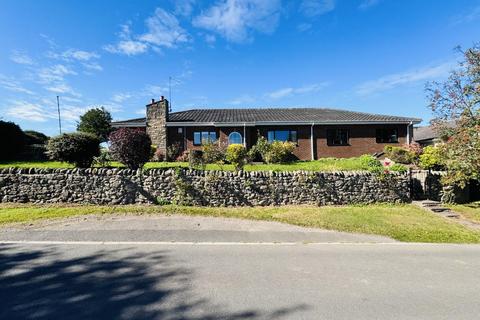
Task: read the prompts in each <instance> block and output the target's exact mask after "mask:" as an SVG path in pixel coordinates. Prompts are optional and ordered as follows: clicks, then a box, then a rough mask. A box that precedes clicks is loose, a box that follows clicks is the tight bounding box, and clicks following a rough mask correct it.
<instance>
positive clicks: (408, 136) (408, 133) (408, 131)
mask: <svg viewBox="0 0 480 320" xmlns="http://www.w3.org/2000/svg"><path fill="white" fill-rule="evenodd" d="M412 125H413V121H410V123H409V124H408V126H407V144H410V143H411V142H412V141H411V140H410V127H411V126H412Z"/></svg>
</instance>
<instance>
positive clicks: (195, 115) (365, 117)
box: [113, 108, 421, 127]
mask: <svg viewBox="0 0 480 320" xmlns="http://www.w3.org/2000/svg"><path fill="white" fill-rule="evenodd" d="M410 122H412V123H420V122H421V119H418V118H410V117H400V116H391V115H381V114H371V113H364V112H355V111H347V110H339V109H326V108H259V109H192V110H186V111H179V112H172V113H170V114H169V118H168V124H171V125H174V124H178V125H182V124H192V125H205V124H209V125H216V124H235V123H236V124H249V125H252V124H253V125H268V124H313V123H314V124H373V123H410ZM113 125H114V126H116V127H121V126H134V125H143V126H145V118H138V119H131V120H126V121H117V122H114V123H113Z"/></svg>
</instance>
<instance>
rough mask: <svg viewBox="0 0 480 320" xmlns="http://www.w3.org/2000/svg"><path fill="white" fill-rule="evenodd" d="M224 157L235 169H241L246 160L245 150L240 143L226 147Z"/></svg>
mask: <svg viewBox="0 0 480 320" xmlns="http://www.w3.org/2000/svg"><path fill="white" fill-rule="evenodd" d="M226 159H227V161H228V162H230V163H231V164H233V166H234V167H235V170H242V169H243V167H244V166H245V164H246V162H247V150H246V149H245V147H244V146H243V145H241V144H231V145H229V146H228V148H227V152H226Z"/></svg>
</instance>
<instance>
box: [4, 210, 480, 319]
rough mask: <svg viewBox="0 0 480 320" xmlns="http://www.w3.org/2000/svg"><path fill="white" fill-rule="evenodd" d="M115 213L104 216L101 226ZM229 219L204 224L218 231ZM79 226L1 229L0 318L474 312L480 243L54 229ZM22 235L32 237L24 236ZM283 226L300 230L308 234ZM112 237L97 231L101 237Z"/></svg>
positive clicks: (445, 315) (466, 315)
mask: <svg viewBox="0 0 480 320" xmlns="http://www.w3.org/2000/svg"><path fill="white" fill-rule="evenodd" d="M127 220H128V219H127ZM121 221H122V220H121V219H120V220H118V221H117V222H118V223H117V224H116V225H115V222H114V223H113V227H112V226H111V225H112V224H108V225H110V231H112V230H113V228H120V226H121V225H122V222H121ZM135 221H136V220H135V219H133V220H129V221H128V224H129V225H130V226H131V228H132V229H134V230H137V229H138V228H143V227H145V223H147V224H148V225H149V226H150V227H149V228H147V229H148V232H146V233H147V234H149V232H152V230H153V229H154V228H159V226H158V225H156V226H155V223H151V222H149V219H145V221H144V222H143V223H142V222H141V221H140V222H139V221H136V222H135ZM166 221H170V220H164V221H163V222H162V223H163V224H162V223H160V222H158V221H157V223H160V225H163V226H164V228H165V229H167V230H168V229H169V230H170V231H171V232H174V230H175V228H178V223H179V222H178V221H174V222H172V221H170V223H167V222H166ZM194 222H195V223H197V222H198V221H196V220H195V221H194ZM230 222H232V221H230ZM230 222H226V221H220V223H218V221H217V220H202V222H201V224H203V228H204V229H205V230H206V229H208V228H211V227H212V226H214V225H215V228H216V229H221V228H223V229H224V230H223V231H225V230H226V229H228V228H229V223H230ZM236 222H237V221H233V222H232V226H233V225H235V224H236ZM88 223H89V222H88V221H86V222H85V221H76V222H75V221H74V222H72V221H69V222H67V223H63V224H58V223H57V224H53V225H51V224H50V225H49V224H41V225H36V226H35V225H34V226H28V227H24V228H23V230H22V228H16V229H12V228H10V229H8V230H7V229H4V230H2V231H0V236H1V238H2V239H1V240H0V241H2V244H0V319H52V318H54V319H100V318H101V319H183V320H197V319H198V320H200V319H209V320H216V319H478V315H479V314H480V304H479V303H478V302H479V301H480V246H474V245H432V244H404V243H398V242H391V241H390V242H386V241H372V238H369V237H367V238H362V236H360V235H359V236H358V238H355V239H352V238H346V239H344V240H345V241H340V240H342V239H341V234H340V235H338V234H331V241H327V240H328V239H327V238H326V236H325V235H323V236H322V237H321V240H322V242H320V241H317V242H315V241H306V242H298V241H296V242H292V241H280V242H264V241H258V240H255V239H257V238H259V239H261V238H262V236H261V235H260V234H261V233H263V232H265V233H271V234H274V233H275V232H285V233H283V234H276V235H275V237H277V238H280V237H283V238H285V239H286V240H292V238H288V235H287V233H286V230H288V228H290V227H286V226H283V225H275V224H274V225H270V224H265V223H263V224H259V225H256V224H255V223H251V222H245V224H243V222H241V223H239V224H238V225H239V226H238V229H239V230H237V231H238V232H247V233H248V232H253V233H258V235H255V236H252V235H250V236H249V240H255V241H256V242H255V241H248V242H239V241H234V240H235V239H230V238H228V237H226V239H223V240H224V241H206V240H208V239H205V235H204V234H203V235H202V236H199V237H200V238H202V239H203V240H205V241H181V242H176V243H169V242H168V241H164V239H163V238H159V239H157V240H156V239H150V240H148V239H146V241H144V240H145V239H141V241H140V240H138V239H136V238H137V237H138V234H135V233H134V236H133V238H129V237H128V236H125V239H124V240H122V241H119V240H118V239H110V240H109V239H103V240H102V241H94V240H88V241H87V240H85V239H69V238H68V237H67V238H66V239H64V240H62V239H59V237H60V235H59V233H58V232H60V231H62V230H59V229H60V227H59V226H60V225H61V226H63V227H62V228H63V229H65V230H63V231H66V230H68V229H71V230H74V229H76V230H77V234H76V236H75V237H81V238H84V237H85V235H83V236H82V235H81V232H82V230H83V231H85V232H88V233H87V234H88V235H89V236H91V233H90V232H93V231H92V230H90V229H89V228H88ZM184 223H185V222H184ZM195 223H190V225H191V226H190V228H194V227H193V226H194V225H195ZM222 226H223V227H222ZM197 227H198V225H197ZM82 228H83V229H82ZM97 228H98V229H102V227H98V226H97ZM186 228H187V227H186ZM294 228H296V227H294ZM103 229H108V228H107V227H103ZM205 230H197V231H205ZM29 231H30V232H32V233H33V234H34V239H28V238H27V235H28V232H29ZM49 231H50V232H52V233H48V232H49ZM53 231H55V232H53ZM103 231H105V230H103ZM123 231H125V232H126V233H125V235H127V234H128V231H127V230H123ZM137 231H138V230H137ZM212 231H214V230H212ZM216 231H222V230H216ZM22 232H23V233H22ZM35 232H37V233H38V232H40V233H41V234H42V236H41V239H38V237H39V236H38V234H36V233H35ZM42 232H43V233H42ZM78 232H79V233H78ZM96 232H97V233H99V234H101V233H102V230H96ZM192 232H193V233H195V231H192ZM290 232H292V233H293V234H295V232H299V233H301V232H304V234H305V235H304V236H305V237H306V236H309V235H310V234H309V233H310V232H312V231H311V230H309V229H305V230H301V229H295V230H290ZM35 234H36V235H35ZM201 234H202V232H201ZM14 235H17V238H16V239H15V236H14ZM110 236H111V234H110V233H108V232H106V233H105V236H104V238H108V237H110ZM177 236H178V235H177ZM237 236H238V235H237ZM237 236H235V237H237ZM310 236H311V235H310ZM8 237H10V238H11V239H10V240H8V239H7V238H8ZM49 237H52V238H51V239H49ZM54 237H56V238H55V239H54ZM152 237H153V236H152V235H151V234H150V235H149V236H148V237H147V238H152ZM215 237H217V238H218V237H220V235H219V234H217V235H216V236H215ZM265 237H266V238H272V235H270V236H265ZM298 237H299V235H298V234H297V235H295V236H294V238H295V239H297V240H298ZM20 238H21V239H20ZM98 238H102V237H101V236H98ZM191 238H192V237H191ZM207 238H208V237H207ZM312 239H313V238H310V240H312ZM190 240H191V239H190ZM220 240H222V239H220ZM346 240H348V241H346ZM362 240H369V241H368V242H365V241H362ZM374 240H375V239H374ZM376 240H380V239H376Z"/></svg>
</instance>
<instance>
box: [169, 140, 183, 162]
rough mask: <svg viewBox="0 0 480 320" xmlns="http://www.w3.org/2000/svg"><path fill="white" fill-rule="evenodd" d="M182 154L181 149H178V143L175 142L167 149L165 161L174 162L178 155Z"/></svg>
mask: <svg viewBox="0 0 480 320" xmlns="http://www.w3.org/2000/svg"><path fill="white" fill-rule="evenodd" d="M181 153H182V149H181V148H180V143H178V142H175V143H174V144H171V145H169V146H168V147H167V154H166V157H167V161H174V160H176V159H177V158H178V157H179V156H180V154H181Z"/></svg>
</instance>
